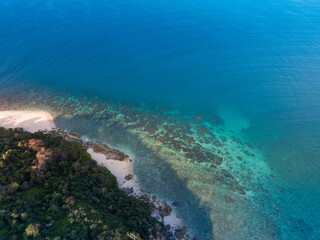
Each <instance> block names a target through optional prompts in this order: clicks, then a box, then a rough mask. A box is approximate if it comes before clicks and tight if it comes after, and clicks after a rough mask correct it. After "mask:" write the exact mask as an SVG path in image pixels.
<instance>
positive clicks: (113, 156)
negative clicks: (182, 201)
mask: <svg viewBox="0 0 320 240" xmlns="http://www.w3.org/2000/svg"><path fill="white" fill-rule="evenodd" d="M42 132H43V133H46V134H50V135H52V136H61V137H63V138H64V139H65V140H66V141H69V142H77V143H80V144H81V145H82V146H83V147H84V149H86V150H87V151H88V150H91V151H92V152H94V153H95V154H102V155H103V156H104V157H105V160H106V161H119V162H123V163H125V162H127V163H128V162H130V163H132V161H133V160H132V158H130V156H128V155H126V154H125V153H123V152H122V151H120V150H117V149H114V148H110V147H109V146H108V145H106V144H103V143H95V142H90V141H86V140H83V139H82V138H81V136H80V135H79V134H77V133H75V132H67V131H65V130H63V129H56V128H53V129H52V130H42ZM88 152H89V151H88ZM89 153H90V152H89ZM93 159H94V157H93ZM94 160H95V159H94ZM100 165H102V164H100ZM104 167H106V166H104ZM114 175H115V174H114ZM115 177H116V178H117V180H118V183H119V187H120V188H121V190H123V191H124V192H125V193H126V194H128V195H130V196H134V197H135V198H137V199H139V200H141V201H144V202H145V203H146V204H147V205H148V206H149V207H150V209H151V211H152V214H151V215H152V216H153V217H155V218H156V219H157V220H158V221H159V222H162V223H163V224H164V225H165V230H166V232H167V235H168V238H169V239H170V240H177V239H178V240H183V239H196V238H192V236H191V234H190V233H188V230H187V228H186V227H185V226H183V225H182V223H181V219H180V217H179V216H177V215H175V214H174V212H173V208H174V207H176V206H177V205H178V203H176V202H173V203H172V204H171V205H169V204H168V203H166V202H165V201H161V200H159V199H157V198H156V196H153V195H151V194H150V193H146V192H144V191H143V190H141V189H140V188H139V187H138V185H137V180H136V176H135V175H134V174H133V172H132V171H130V173H128V174H127V175H126V176H124V177H123V178H120V180H119V176H116V175H115ZM132 181H133V182H132ZM128 183H129V184H128Z"/></svg>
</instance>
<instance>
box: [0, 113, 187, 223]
mask: <svg viewBox="0 0 320 240" xmlns="http://www.w3.org/2000/svg"><path fill="white" fill-rule="evenodd" d="M0 127H4V128H18V127H21V128H23V129H24V130H26V131H28V132H36V131H38V130H52V129H53V128H55V125H54V122H53V118H52V116H51V115H50V114H49V113H47V112H32V111H0ZM88 153H89V154H90V155H91V157H92V158H93V159H94V160H95V161H96V162H97V163H98V164H99V165H102V166H104V167H106V168H108V169H109V171H110V172H111V173H112V174H113V175H114V176H115V177H116V179H117V182H118V184H119V187H120V188H127V187H129V188H131V187H132V188H133V194H134V195H136V196H139V195H141V194H143V192H142V191H141V190H140V188H139V186H138V181H137V177H136V176H135V175H134V174H133V166H132V165H133V161H132V158H131V157H129V158H128V160H127V161H118V160H113V159H106V156H105V155H104V154H102V153H95V152H94V151H93V149H92V148H89V149H88ZM130 159H131V161H130ZM129 174H132V176H133V178H132V179H131V180H129V181H126V180H125V177H126V176H127V175H129ZM163 220H164V223H165V224H170V225H171V226H172V227H173V228H175V227H178V226H181V221H180V219H178V218H177V217H176V215H175V214H174V213H173V214H171V215H170V216H167V217H164V219H163Z"/></svg>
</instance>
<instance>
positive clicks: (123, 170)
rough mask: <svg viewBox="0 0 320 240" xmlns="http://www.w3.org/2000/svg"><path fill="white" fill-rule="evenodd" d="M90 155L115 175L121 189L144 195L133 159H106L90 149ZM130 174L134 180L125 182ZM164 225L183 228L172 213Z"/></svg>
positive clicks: (155, 215) (164, 219) (165, 219)
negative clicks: (134, 168) (131, 189)
mask: <svg viewBox="0 0 320 240" xmlns="http://www.w3.org/2000/svg"><path fill="white" fill-rule="evenodd" d="M87 151H88V153H89V154H90V155H91V157H92V159H94V160H95V161H96V162H97V163H98V164H99V165H101V166H104V167H106V168H108V169H109V171H110V172H111V173H112V175H114V176H115V177H116V179H117V182H118V184H119V187H120V188H126V187H132V188H133V193H134V195H135V196H139V195H141V194H143V192H142V191H141V189H140V188H139V185H138V181H137V177H136V176H135V175H134V173H133V166H132V164H133V162H132V161H130V159H131V160H132V158H131V157H130V156H129V158H128V159H129V160H128V161H119V160H113V159H106V156H105V155H104V154H102V153H96V152H94V151H93V149H92V148H89V149H88V150H87ZM128 174H132V175H133V178H132V179H131V180H129V181H126V180H125V176H127V175H128ZM153 215H154V217H156V218H158V219H159V217H157V214H153ZM163 221H164V224H165V225H167V224H170V225H171V227H172V228H173V229H175V228H180V227H181V226H182V224H181V220H180V219H179V218H177V216H176V214H175V212H174V211H173V213H171V214H170V215H169V216H166V217H164V218H163Z"/></svg>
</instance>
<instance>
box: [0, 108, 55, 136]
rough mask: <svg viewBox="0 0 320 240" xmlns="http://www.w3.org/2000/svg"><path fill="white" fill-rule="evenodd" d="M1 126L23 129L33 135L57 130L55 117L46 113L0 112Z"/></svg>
mask: <svg viewBox="0 0 320 240" xmlns="http://www.w3.org/2000/svg"><path fill="white" fill-rule="evenodd" d="M0 126H2V127H4V128H23V129H24V130H26V131H28V132H32V133H33V132H37V131H39V130H41V131H43V130H52V129H55V124H54V122H53V117H52V116H51V115H50V114H49V113H48V112H44V111H0Z"/></svg>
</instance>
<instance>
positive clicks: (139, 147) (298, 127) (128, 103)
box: [0, 0, 320, 240]
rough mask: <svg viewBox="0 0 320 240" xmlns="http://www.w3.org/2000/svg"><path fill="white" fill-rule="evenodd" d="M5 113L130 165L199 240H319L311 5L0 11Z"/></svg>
mask: <svg viewBox="0 0 320 240" xmlns="http://www.w3.org/2000/svg"><path fill="white" fill-rule="evenodd" d="M0 109H2V110H3V109H17V110H19V109H28V110H45V111H49V112H50V113H51V114H52V115H53V116H54V117H55V123H56V125H57V127H59V128H64V129H67V130H68V131H75V132H78V133H79V134H81V136H82V137H84V138H88V139H90V140H92V141H97V142H103V143H106V144H110V145H111V146H113V147H117V148H120V149H123V150H124V151H126V152H128V153H130V154H132V155H133V156H134V172H135V173H136V175H137V177H138V181H139V184H140V186H141V187H142V189H143V190H145V191H147V192H150V193H152V194H155V195H156V196H157V197H158V198H160V199H164V200H166V201H167V202H168V203H172V202H176V203H177V204H175V205H177V206H176V207H174V210H175V212H176V213H177V215H178V216H179V217H181V219H182V221H183V222H184V224H185V225H186V226H187V228H188V230H189V231H190V232H192V233H193V235H194V236H195V237H197V238H198V239H228V240H229V239H230V240H232V239H240V240H242V239H244V240H248V239H290V240H291V239H302V240H309V239H310V240H311V239H320V2H319V1H311V0H310V1H308V0H306V1H300V0H283V1H279V0H259V1H258V0H250V1H248V0H247V1H246V0H238V1H236V0H224V1H216V0H198V1H191V0H184V1H182V0H170V1H169V0H159V1H149V0H128V1H123V0H117V1H115V0H104V1H103V0H91V1H89V0H77V1H75V0H55V1H53V0H46V1H40V0H30V1H18V0H1V1H0Z"/></svg>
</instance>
